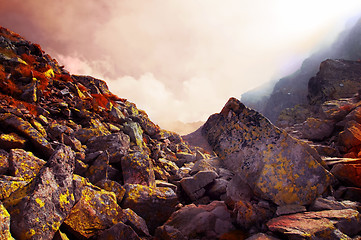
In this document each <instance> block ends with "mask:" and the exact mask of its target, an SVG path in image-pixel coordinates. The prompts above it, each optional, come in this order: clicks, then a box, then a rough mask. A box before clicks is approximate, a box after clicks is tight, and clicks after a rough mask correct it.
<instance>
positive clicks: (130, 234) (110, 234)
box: [96, 222, 141, 240]
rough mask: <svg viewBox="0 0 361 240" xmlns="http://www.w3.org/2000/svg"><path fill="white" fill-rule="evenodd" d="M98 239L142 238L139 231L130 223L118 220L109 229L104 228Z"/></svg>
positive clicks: (122, 239) (130, 239) (139, 239)
mask: <svg viewBox="0 0 361 240" xmlns="http://www.w3.org/2000/svg"><path fill="white" fill-rule="evenodd" d="M96 239H99V240H109V239H111V240H141V238H140V237H139V236H138V235H137V233H136V232H135V231H134V230H133V229H132V228H131V227H130V226H128V225H126V224H124V223H122V222H118V223H117V224H115V225H114V226H112V227H111V228H109V229H106V230H104V231H103V232H102V233H101V234H99V235H98V236H97V237H96Z"/></svg>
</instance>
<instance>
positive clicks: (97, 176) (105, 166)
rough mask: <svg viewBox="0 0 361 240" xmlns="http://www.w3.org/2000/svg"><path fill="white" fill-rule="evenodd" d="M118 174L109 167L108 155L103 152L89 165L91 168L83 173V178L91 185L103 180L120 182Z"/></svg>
mask: <svg viewBox="0 0 361 240" xmlns="http://www.w3.org/2000/svg"><path fill="white" fill-rule="evenodd" d="M119 176H120V172H119V171H118V170H117V169H115V168H113V167H111V166H110V165H109V158H108V155H107V154H106V153H105V152H103V153H102V154H101V155H100V156H98V157H97V159H96V160H95V161H94V162H93V163H92V164H91V166H90V167H89V168H88V169H87V171H86V172H85V177H87V178H88V179H89V181H90V182H91V183H93V184H95V183H97V182H99V181H101V180H103V179H110V180H115V181H117V180H120V177H119Z"/></svg>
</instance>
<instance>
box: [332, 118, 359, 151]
mask: <svg viewBox="0 0 361 240" xmlns="http://www.w3.org/2000/svg"><path fill="white" fill-rule="evenodd" d="M338 141H339V144H340V145H342V146H345V147H346V148H347V149H350V148H352V147H355V146H359V145H361V124H359V123H357V122H355V121H350V122H348V123H347V124H346V126H345V130H344V131H342V132H340V134H339V136H338Z"/></svg>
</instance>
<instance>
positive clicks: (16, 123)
mask: <svg viewBox="0 0 361 240" xmlns="http://www.w3.org/2000/svg"><path fill="white" fill-rule="evenodd" d="M0 122H1V123H2V124H3V125H5V126H8V127H10V128H12V129H14V130H15V131H18V132H19V133H21V134H22V135H24V136H25V137H26V138H28V139H29V140H30V142H31V143H32V144H33V145H34V147H35V148H36V149H37V150H38V151H39V152H40V153H41V154H42V155H44V156H45V157H47V158H48V157H50V156H51V154H52V153H53V151H54V149H53V148H52V146H51V145H50V143H49V142H48V141H47V140H46V139H45V138H44V137H43V136H42V134H41V133H39V132H38V130H36V129H35V128H33V126H32V125H31V124H30V123H29V122H27V121H24V120H23V119H21V118H19V117H17V116H15V115H12V114H10V113H2V114H0Z"/></svg>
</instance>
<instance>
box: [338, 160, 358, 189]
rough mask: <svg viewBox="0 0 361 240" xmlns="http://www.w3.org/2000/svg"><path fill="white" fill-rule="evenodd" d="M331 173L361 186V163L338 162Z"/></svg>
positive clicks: (353, 184) (342, 179) (343, 180)
mask: <svg viewBox="0 0 361 240" xmlns="http://www.w3.org/2000/svg"><path fill="white" fill-rule="evenodd" d="M331 173H332V174H333V175H334V176H335V177H336V178H338V179H339V180H340V181H342V182H344V183H346V184H351V185H352V186H356V187H361V164H342V163H340V164H336V165H335V166H334V167H333V168H332V169H331Z"/></svg>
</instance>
